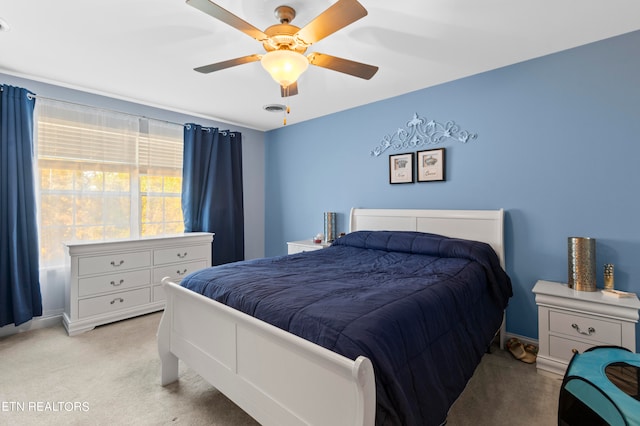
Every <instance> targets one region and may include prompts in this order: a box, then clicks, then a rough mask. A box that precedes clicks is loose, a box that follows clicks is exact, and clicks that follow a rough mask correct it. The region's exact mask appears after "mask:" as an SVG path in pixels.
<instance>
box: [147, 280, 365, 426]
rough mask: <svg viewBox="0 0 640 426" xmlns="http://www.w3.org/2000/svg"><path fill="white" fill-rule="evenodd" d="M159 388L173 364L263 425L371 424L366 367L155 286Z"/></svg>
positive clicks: (174, 374) (174, 375) (171, 375)
mask: <svg viewBox="0 0 640 426" xmlns="http://www.w3.org/2000/svg"><path fill="white" fill-rule="evenodd" d="M162 281H163V284H164V289H165V294H166V298H167V304H166V308H165V311H164V314H163V316H162V320H161V322H160V327H159V330H158V353H159V356H160V360H161V365H162V366H161V370H162V371H161V383H162V385H167V384H169V383H172V382H174V381H176V380H178V360H179V359H180V360H182V361H184V362H185V363H186V364H187V365H188V366H189V367H190V368H191V369H193V370H194V371H196V372H197V373H198V374H199V375H200V376H202V377H203V378H204V379H205V380H207V381H208V382H209V383H210V384H211V385H213V386H214V387H216V388H217V389H218V390H220V391H221V392H222V393H224V394H225V395H226V396H227V397H228V398H230V399H231V400H232V401H234V402H235V403H236V404H237V405H238V406H240V407H241V408H242V409H243V410H245V411H246V412H247V413H249V414H250V415H251V416H252V417H254V418H255V419H256V420H257V421H258V422H260V423H261V424H263V425H274V426H275V425H277V426H283V425H298V424H311V425H314V424H331V425H363V426H364V425H373V424H374V422H375V409H376V401H375V378H374V372H373V366H372V364H371V361H370V360H369V359H368V358H365V357H362V356H361V357H358V358H357V359H356V360H355V361H353V360H350V359H348V358H346V357H343V356H341V355H339V354H336V353H335V352H331V351H329V350H328V349H325V348H323V347H321V346H318V345H316V344H313V343H311V342H309V341H307V340H304V339H302V338H300V337H297V336H295V335H292V334H290V333H287V332H285V331H283V330H281V329H279V328H277V327H274V326H271V325H270V324H267V323H264V322H262V321H259V320H257V319H255V318H253V317H251V316H249V315H246V314H244V313H242V312H239V311H236V310H234V309H231V308H229V307H227V306H225V305H223V304H221V303H218V302H216V301H214V300H211V299H209V298H207V297H204V296H201V295H199V294H197V293H194V292H192V291H190V290H188V289H185V288H183V287H180V286H179V285H177V284H175V283H173V282H171V281H170V280H169V279H168V278H165V279H163V280H162Z"/></svg>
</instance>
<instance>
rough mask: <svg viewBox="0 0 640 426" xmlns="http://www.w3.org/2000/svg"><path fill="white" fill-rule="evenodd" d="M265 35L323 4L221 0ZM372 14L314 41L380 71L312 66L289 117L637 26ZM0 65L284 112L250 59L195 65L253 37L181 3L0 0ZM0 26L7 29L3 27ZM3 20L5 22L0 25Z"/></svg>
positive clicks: (489, 9)
mask: <svg viewBox="0 0 640 426" xmlns="http://www.w3.org/2000/svg"><path fill="white" fill-rule="evenodd" d="M216 2H217V3H218V4H219V5H220V6H222V7H224V8H225V9H227V10H229V11H230V12H232V13H234V14H236V15H238V16H239V17H241V18H242V19H244V20H246V21H247V22H249V23H251V24H253V25H254V26H256V27H258V28H260V29H262V30H264V29H265V28H267V27H268V26H270V25H273V24H276V23H277V20H276V18H275V17H274V15H273V10H274V9H275V7H276V6H278V5H280V4H287V5H290V6H292V7H294V8H295V9H296V11H297V17H296V19H295V20H294V21H293V24H294V25H297V26H299V27H303V26H304V25H305V24H306V23H308V22H309V21H311V19H313V18H314V17H316V16H317V15H319V14H320V13H321V12H322V11H323V10H325V9H326V8H327V7H329V6H330V5H331V4H332V3H334V1H333V0H313V1H311V0H236V1H234V0H217V1H216ZM360 2H361V3H362V4H363V6H364V7H365V8H366V9H367V10H368V12H369V14H368V16H366V17H364V18H362V19H360V20H359V21H357V22H355V23H353V24H351V25H349V26H347V27H346V28H344V29H342V30H340V31H338V32H336V33H334V34H332V35H330V36H329V37H327V38H325V39H323V40H321V41H320V42H318V43H316V44H314V45H313V46H311V47H310V48H309V50H308V52H307V53H310V52H314V51H315V52H321V53H327V54H330V55H334V56H339V57H343V58H346V59H351V60H354V61H358V62H364V63H367V64H372V65H377V66H379V67H380V70H379V71H378V73H377V74H376V75H375V76H374V77H373V78H372V79H371V80H368V81H367V80H362V79H359V78H355V77H352V76H349V75H344V74H341V73H338V72H335V71H331V70H328V69H324V68H319V67H314V66H311V67H309V69H308V71H307V72H306V73H305V74H303V75H302V76H301V77H300V79H299V80H298V85H299V90H300V94H299V95H297V96H293V97H291V98H290V101H289V104H290V106H291V114H290V115H289V116H288V123H290V124H291V123H298V122H302V121H305V120H309V119H312V118H316V117H320V116H323V115H326V114H331V113H334V112H337V111H341V110H345V109H348V108H352V107H356V106H359V105H364V104H367V103H371V102H375V101H378V100H381V99H386V98H390V97H393V96H396V95H400V94H403V93H408V92H411V91H414V90H418V89H422V88H425V87H429V86H433V85H437V84H440V83H443V82H446V81H451V80H455V79H458V78H461V77H465V76H469V75H473V74H477V73H480V72H483V71H487V70H491V69H495V68H498V67H502V66H505V65H509V64H513V63H516V62H521V61H524V60H527V59H530V58H534V57H539V56H543V55H546V54H549V53H553V52H557V51H560V50H564V49H568V48H571V47H575V46H579V45H582V44H586V43H590V42H593V41H597V40H601V39H604V38H608V37H612V36H615V35H619V34H623V33H627V32H630V31H635V30H638V29H640V2H639V1H637V0H528V1H525V0H519V1H518V0H485V1H479V0H393V1H389V0H360ZM0 19H1V20H2V21H4V24H2V26H3V28H5V29H6V30H5V31H0V72H3V73H6V74H11V75H15V76H19V77H25V78H29V79H33V80H37V81H43V82H47V83H53V84H57V85H61V86H64V87H71V88H75V89H80V90H84V91H87V92H92V93H98V94H103V95H108V96H111V97H115V98H119V99H125V100H130V101H135V102H139V103H143V104H147V105H152V106H157V107H161V108H166V109H170V110H174V111H179V112H184V113H188V114H192V115H195V116H199V117H205V118H211V119H214V120H218V121H225V122H228V123H231V124H236V125H240V126H245V127H249V128H254V129H258V130H269V129H273V128H278V127H280V126H282V118H283V114H282V113H271V112H267V111H265V110H263V108H262V107H263V106H264V105H267V104H274V103H275V104H282V103H284V102H283V99H282V98H280V89H279V86H278V85H277V83H275V82H274V81H273V80H271V77H269V75H268V74H267V73H266V71H264V70H263V69H262V67H261V65H260V63H259V62H254V63H250V64H245V65H240V66H237V67H234V68H229V69H226V70H222V71H218V72H215V73H212V74H201V73H197V72H195V71H193V68H195V67H198V66H202V65H207V64H210V63H214V62H219V61H223V60H227V59H233V58H236V57H240V56H245V55H249V54H253V53H264V50H263V48H262V46H261V44H260V43H259V42H257V41H255V40H254V39H252V38H251V37H249V36H247V35H245V34H243V33H242V32H240V31H238V30H236V29H234V28H232V27H230V26H228V25H226V24H224V23H222V22H220V21H218V20H216V19H214V18H212V17H211V16H209V15H206V14H204V13H203V12H200V11H199V10H197V9H195V8H193V7H191V6H188V5H187V4H185V2H184V1H182V0H109V1H95V0H58V1H51V0H20V1H18V0H0ZM5 24H6V25H5ZM6 27H8V28H6Z"/></svg>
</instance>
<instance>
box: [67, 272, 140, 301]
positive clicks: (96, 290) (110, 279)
mask: <svg viewBox="0 0 640 426" xmlns="http://www.w3.org/2000/svg"><path fill="white" fill-rule="evenodd" d="M150 283H151V271H150V270H149V269H141V270H138V271H128V272H121V273H118V274H108V275H100V276H97V277H88V278H80V279H79V280H78V296H80V297H84V296H91V295H93V294H100V293H106V292H108V291H117V290H126V289H129V288H131V287H140V286H143V285H149V284H150Z"/></svg>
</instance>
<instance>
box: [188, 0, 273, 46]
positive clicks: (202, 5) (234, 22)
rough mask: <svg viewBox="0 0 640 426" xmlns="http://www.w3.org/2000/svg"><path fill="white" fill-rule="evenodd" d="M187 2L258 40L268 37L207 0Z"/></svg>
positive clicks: (189, 0) (190, 0)
mask: <svg viewBox="0 0 640 426" xmlns="http://www.w3.org/2000/svg"><path fill="white" fill-rule="evenodd" d="M187 4H188V5H190V6H193V7H195V8H196V9H198V10H200V11H202V12H204V13H206V14H207V15H210V16H213V17H214V18H216V19H218V20H220V21H222V22H224V23H225V24H228V25H231V26H232V27H233V28H235V29H237V30H240V31H242V32H243V33H245V34H247V35H248V36H250V37H253V38H255V39H256V40H258V41H263V40H266V39H268V38H269V36H267V35H266V34H265V33H263V32H262V31H261V30H259V29H258V28H256V27H254V26H253V25H251V24H250V23H248V22H247V21H245V20H243V19H242V18H239V17H237V16H236V15H234V14H233V13H231V12H229V11H228V10H226V9H224V8H222V7H220V6H218V5H217V4H215V3H213V2H211V1H209V0H187Z"/></svg>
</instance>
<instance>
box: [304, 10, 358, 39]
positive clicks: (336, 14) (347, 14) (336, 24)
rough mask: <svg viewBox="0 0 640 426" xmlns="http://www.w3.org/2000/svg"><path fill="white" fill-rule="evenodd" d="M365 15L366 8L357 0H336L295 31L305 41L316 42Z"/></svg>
mask: <svg viewBox="0 0 640 426" xmlns="http://www.w3.org/2000/svg"><path fill="white" fill-rule="evenodd" d="M365 16H367V9H365V8H364V6H362V5H361V4H360V3H358V1H357V0H338V1H337V2H336V3H334V4H333V5H332V6H330V7H329V8H328V9H327V10H325V11H324V12H322V13H321V14H320V15H318V16H316V17H315V18H314V20H313V21H311V22H309V23H308V24H307V25H305V26H304V27H303V28H301V29H300V30H299V31H298V32H297V36H298V37H299V38H300V39H302V40H303V41H304V42H305V43H308V44H312V43H316V42H318V41H320V40H322V39H323V38H325V37H326V36H328V35H330V34H333V33H335V32H336V31H338V30H339V29H341V28H344V27H346V26H347V25H349V24H351V23H353V22H355V21H357V20H358V19H360V18H363V17H365Z"/></svg>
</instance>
